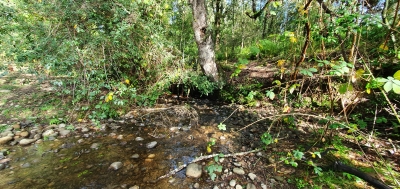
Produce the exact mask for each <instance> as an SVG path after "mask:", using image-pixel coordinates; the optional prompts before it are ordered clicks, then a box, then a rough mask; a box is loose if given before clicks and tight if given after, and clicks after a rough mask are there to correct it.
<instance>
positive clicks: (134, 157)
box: [131, 154, 139, 159]
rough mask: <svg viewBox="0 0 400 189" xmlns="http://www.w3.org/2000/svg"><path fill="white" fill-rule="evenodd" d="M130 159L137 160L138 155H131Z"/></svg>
mask: <svg viewBox="0 0 400 189" xmlns="http://www.w3.org/2000/svg"><path fill="white" fill-rule="evenodd" d="M131 158H132V159H137V158H139V154H133V155H132V156H131Z"/></svg>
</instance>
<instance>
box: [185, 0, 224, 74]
mask: <svg viewBox="0 0 400 189" xmlns="http://www.w3.org/2000/svg"><path fill="white" fill-rule="evenodd" d="M189 4H191V6H192V12H193V30H194V38H195V40H196V44H197V48H198V53H199V63H200V65H201V67H202V68H203V72H204V74H206V75H207V76H209V77H210V78H211V79H212V80H214V81H218V79H219V78H218V69H217V65H216V63H215V52H214V46H213V40H212V31H211V30H209V28H208V25H207V8H206V3H205V0H189Z"/></svg>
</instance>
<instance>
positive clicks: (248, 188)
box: [246, 183, 257, 189]
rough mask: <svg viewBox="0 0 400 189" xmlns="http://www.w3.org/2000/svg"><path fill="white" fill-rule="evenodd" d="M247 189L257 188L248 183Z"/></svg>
mask: <svg viewBox="0 0 400 189" xmlns="http://www.w3.org/2000/svg"><path fill="white" fill-rule="evenodd" d="M246 189H257V187H256V185H254V184H253V183H247V185H246Z"/></svg>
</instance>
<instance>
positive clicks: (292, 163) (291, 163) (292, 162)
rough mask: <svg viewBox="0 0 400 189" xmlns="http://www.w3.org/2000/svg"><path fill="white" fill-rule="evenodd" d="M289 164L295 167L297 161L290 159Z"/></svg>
mask: <svg viewBox="0 0 400 189" xmlns="http://www.w3.org/2000/svg"><path fill="white" fill-rule="evenodd" d="M290 165H292V166H293V167H297V166H298V165H299V164H298V163H297V162H295V161H291V162H290Z"/></svg>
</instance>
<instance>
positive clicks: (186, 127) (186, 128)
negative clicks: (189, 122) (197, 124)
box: [182, 126, 190, 131]
mask: <svg viewBox="0 0 400 189" xmlns="http://www.w3.org/2000/svg"><path fill="white" fill-rule="evenodd" d="M189 130H190V128H189V127H188V126H183V127H182V131H189Z"/></svg>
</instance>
